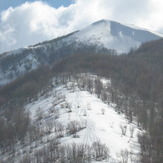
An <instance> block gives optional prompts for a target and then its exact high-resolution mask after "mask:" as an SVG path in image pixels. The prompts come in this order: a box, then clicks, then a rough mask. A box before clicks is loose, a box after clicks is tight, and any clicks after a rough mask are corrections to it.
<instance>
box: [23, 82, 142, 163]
mask: <svg viewBox="0 0 163 163" xmlns="http://www.w3.org/2000/svg"><path fill="white" fill-rule="evenodd" d="M115 106H116V105H115V104H109V105H108V104H105V103H104V102H102V101H101V100H100V99H98V98H97V97H96V95H94V94H90V93H89V92H87V91H81V90H79V89H78V88H76V89H75V91H72V90H68V89H67V88H66V86H64V85H62V86H59V87H56V88H54V89H53V90H52V92H51V93H50V96H47V97H40V98H39V99H38V100H37V101H35V102H33V103H30V104H28V105H27V107H26V108H27V110H30V112H31V117H32V120H33V122H35V121H36V119H37V116H38V115H37V114H38V108H39V110H40V112H42V113H43V114H44V115H48V113H49V111H50V109H51V108H53V107H55V108H56V109H57V110H58V111H59V118H57V121H58V122H60V123H61V124H63V126H67V124H68V123H69V122H71V121H75V120H76V121H79V122H80V123H81V124H84V125H85V126H86V128H83V129H81V130H79V131H78V132H77V136H75V137H74V136H72V135H67V134H64V137H62V138H60V141H61V143H62V144H67V143H72V142H75V143H82V144H88V145H91V144H92V143H93V142H95V141H98V140H100V141H101V142H102V143H104V144H106V146H107V147H108V148H109V150H110V156H111V158H112V159H110V162H114V163H116V162H118V160H119V159H120V157H121V156H120V152H121V151H122V150H123V151H124V150H128V152H129V153H131V154H132V155H133V157H134V156H136V155H137V154H138V153H139V150H140V147H139V143H138V138H137V135H138V133H141V131H140V130H139V129H138V127H137V126H136V125H135V124H131V123H128V121H127V119H126V118H125V116H124V115H122V114H118V113H117V112H116V111H115V109H114V107H115ZM43 117H44V116H43ZM47 117H48V116H46V118H43V119H42V120H41V121H42V123H44V122H46V121H47V120H48V119H49V120H50V121H51V120H52V119H53V118H54V117H53V115H52V114H51V116H49V117H48V118H47ZM123 129H125V130H126V133H125V134H122V130H123ZM132 129H133V137H132V136H131V135H132V134H131V130H132ZM52 131H53V129H52ZM48 136H50V137H55V136H56V135H55V132H54V131H53V132H52V133H51V134H49V135H48ZM129 162H130V161H129Z"/></svg>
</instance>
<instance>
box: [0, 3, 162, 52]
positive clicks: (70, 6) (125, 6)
mask: <svg viewBox="0 0 163 163" xmlns="http://www.w3.org/2000/svg"><path fill="white" fill-rule="evenodd" d="M100 19H108V20H114V21H118V22H122V23H125V24H133V25H136V26H138V27H142V28H146V29H149V30H153V31H158V32H161V33H163V1H162V0H28V1H26V0H0V53H3V52H5V51H10V50H13V49H17V48H21V47H26V46H28V45H33V44H36V43H38V42H42V41H44V40H50V39H53V38H56V37H59V36H61V35H65V34H68V33H70V32H73V31H76V30H80V29H82V28H84V27H86V26H88V25H90V24H91V23H93V22H95V21H98V20H100Z"/></svg>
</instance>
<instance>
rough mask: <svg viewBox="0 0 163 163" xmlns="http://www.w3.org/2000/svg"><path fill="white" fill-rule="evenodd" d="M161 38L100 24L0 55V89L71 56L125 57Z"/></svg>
mask: <svg viewBox="0 0 163 163" xmlns="http://www.w3.org/2000/svg"><path fill="white" fill-rule="evenodd" d="M161 37H162V35H160V34H156V33H153V32H150V31H147V30H144V29H140V28H136V27H133V26H127V25H124V24H121V23H118V22H114V21H108V20H100V21H98V22H95V23H93V24H91V25H90V26H88V27H86V28H84V29H82V30H80V31H76V32H74V33H71V34H69V35H66V36H63V37H60V38H56V39H53V40H50V41H45V42H42V43H39V44H37V45H33V46H29V47H26V48H21V49H18V50H13V51H11V52H6V53H4V54H1V55H0V85H4V84H6V83H8V82H10V81H12V80H13V79H15V78H17V77H18V76H20V75H22V74H24V73H26V72H28V71H31V70H33V69H36V68H37V67H38V66H40V65H43V64H44V65H46V64H48V65H49V64H53V63H54V62H55V61H57V60H58V59H60V58H62V57H64V56H68V55H72V54H78V53H83V54H88V53H114V54H115V53H118V54H121V53H126V52H128V51H129V50H130V49H131V48H137V47H138V46H139V45H140V44H141V43H143V42H146V41H151V40H156V39H159V38H161Z"/></svg>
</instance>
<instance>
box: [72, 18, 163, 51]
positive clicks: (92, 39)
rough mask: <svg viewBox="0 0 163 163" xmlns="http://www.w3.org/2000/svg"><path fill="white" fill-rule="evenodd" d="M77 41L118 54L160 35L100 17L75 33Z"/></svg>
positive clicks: (158, 37) (155, 38)
mask: <svg viewBox="0 0 163 163" xmlns="http://www.w3.org/2000/svg"><path fill="white" fill-rule="evenodd" d="M75 37H76V39H77V40H78V41H82V42H85V43H87V44H96V45H99V46H103V47H105V48H107V49H115V50H116V51H117V52H118V53H119V54H120V53H126V52H128V51H129V50H130V49H131V48H137V47H139V46H140V45H141V44H142V43H144V42H147V41H151V40H157V39H160V38H161V37H162V35H159V34H157V33H154V32H151V31H148V30H145V29H141V28H138V27H133V26H131V25H125V24H122V23H119V22H116V21H112V20H106V19H102V20H99V21H97V22H94V23H93V24H91V25H89V26H88V27H86V28H84V29H83V30H81V31H79V32H78V33H76V34H75Z"/></svg>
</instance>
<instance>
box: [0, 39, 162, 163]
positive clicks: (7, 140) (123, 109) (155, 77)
mask: <svg viewBox="0 0 163 163" xmlns="http://www.w3.org/2000/svg"><path fill="white" fill-rule="evenodd" d="M162 42H163V40H158V41H152V42H149V43H145V44H143V45H141V46H140V48H139V49H138V50H131V51H130V52H129V53H128V54H124V55H120V56H118V55H113V54H91V53H90V54H83V53H82V54H80V53H79V54H76V55H75V54H74V55H71V56H69V57H65V58H63V59H60V60H59V61H58V62H57V63H54V64H52V65H51V66H43V67H40V68H38V69H37V70H34V71H32V72H29V73H28V74H25V75H24V76H22V77H20V78H18V79H17V80H15V81H13V82H12V83H10V84H8V85H6V86H4V87H2V88H0V115H1V116H0V148H1V149H3V148H4V147H7V146H10V147H11V145H14V143H15V141H17V140H22V139H23V137H24V136H25V135H26V133H27V132H28V130H29V128H30V125H31V124H30V120H29V115H28V113H27V112H26V111H25V110H24V109H23V107H24V105H25V104H27V103H28V102H30V101H32V100H33V99H36V98H38V96H40V95H41V94H46V93H47V92H48V91H49V90H50V89H51V87H53V85H52V84H51V83H52V78H54V77H55V79H56V84H57V83H65V82H66V81H68V80H69V79H70V76H73V78H75V79H76V80H78V76H77V74H81V73H90V74H95V75H97V76H99V77H105V78H108V79H110V80H111V82H112V87H111V88H110V89H109V90H105V91H104V88H103V87H102V85H101V83H100V81H99V80H97V81H96V82H95V84H94V85H93V84H91V82H90V80H89V79H88V78H84V79H83V80H80V81H81V82H82V88H83V89H86V90H88V91H90V92H92V90H93V87H95V90H96V91H95V93H96V94H97V96H98V97H99V98H101V99H102V100H103V101H105V100H106V99H107V98H106V97H107V92H111V101H112V102H113V103H116V104H117V112H119V113H125V115H126V117H127V118H128V119H129V121H132V120H133V119H134V118H136V120H137V125H138V126H139V127H140V128H141V129H142V130H143V129H144V130H146V131H147V133H149V134H147V133H146V134H144V135H142V136H139V142H140V144H141V156H140V157H141V162H142V163H162V162H163V128H162V125H163V84H162V83H163V47H162ZM15 111H16V113H17V114H15ZM20 117H22V118H20ZM13 122H14V123H13ZM20 124H21V125H20ZM15 131H16V133H17V134H16V135H15V134H13V133H15ZM6 150H7V149H6ZM4 151H5V150H4Z"/></svg>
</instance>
